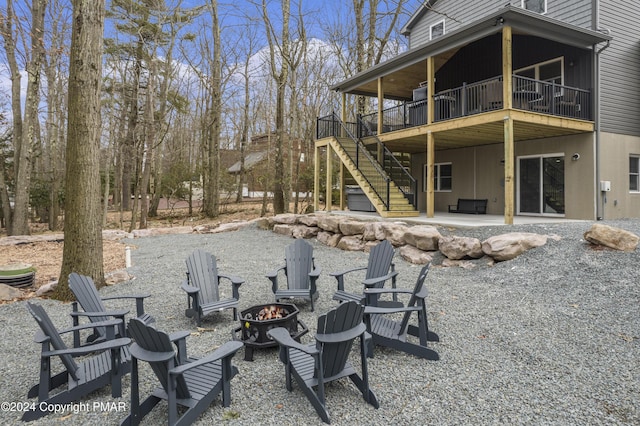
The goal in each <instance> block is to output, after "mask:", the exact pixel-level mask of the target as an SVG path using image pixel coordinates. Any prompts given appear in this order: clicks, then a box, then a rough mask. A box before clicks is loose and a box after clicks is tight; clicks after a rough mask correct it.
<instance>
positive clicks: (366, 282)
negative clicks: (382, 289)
mask: <svg viewBox="0 0 640 426" xmlns="http://www.w3.org/2000/svg"><path fill="white" fill-rule="evenodd" d="M397 275H398V271H392V272H389V273H388V274H387V275H384V276H382V277H375V278H369V279H366V280H363V281H362V284H363V285H364V286H365V287H373V286H375V285H376V284H378V283H383V282H385V281H387V280H389V279H391V278H394V277H396V276H397Z"/></svg>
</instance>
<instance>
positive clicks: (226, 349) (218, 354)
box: [169, 340, 244, 375]
mask: <svg viewBox="0 0 640 426" xmlns="http://www.w3.org/2000/svg"><path fill="white" fill-rule="evenodd" d="M243 346H244V344H243V343H242V342H238V341H236V340H232V341H230V342H226V343H225V344H224V345H222V346H221V347H219V348H218V349H216V350H215V351H214V352H213V353H211V354H209V355H207V356H205V357H202V358H200V359H199V360H197V361H193V362H190V363H188V364H184V365H180V366H178V367H175V368H173V369H171V370H169V374H174V375H180V374H183V373H184V372H185V371H188V370H190V369H192V368H196V367H200V366H201V365H205V364H209V363H212V362H215V361H218V360H220V359H224V358H227V357H231V356H233V355H235V353H236V352H238V350H240V348H241V347H243Z"/></svg>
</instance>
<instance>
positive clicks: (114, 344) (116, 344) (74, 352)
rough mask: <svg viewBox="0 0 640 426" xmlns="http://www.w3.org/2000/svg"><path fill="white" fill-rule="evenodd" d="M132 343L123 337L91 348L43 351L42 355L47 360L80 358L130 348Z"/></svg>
mask: <svg viewBox="0 0 640 426" xmlns="http://www.w3.org/2000/svg"><path fill="white" fill-rule="evenodd" d="M130 343H131V339H129V338H128V337H121V338H119V339H115V340H107V341H105V342H102V343H97V344H95V345H91V346H82V347H79V348H66V349H60V350H54V351H43V352H42V353H41V354H40V355H41V356H42V357H45V358H51V357H53V356H58V355H71V356H79V355H87V354H90V353H92V352H103V351H106V350H109V349H115V348H120V347H122V346H128V345H129V344H130Z"/></svg>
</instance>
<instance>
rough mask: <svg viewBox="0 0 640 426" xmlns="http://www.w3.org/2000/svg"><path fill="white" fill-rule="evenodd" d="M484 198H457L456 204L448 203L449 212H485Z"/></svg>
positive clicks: (485, 203) (485, 201) (485, 200)
mask: <svg viewBox="0 0 640 426" xmlns="http://www.w3.org/2000/svg"><path fill="white" fill-rule="evenodd" d="M487 202H488V200H487V199H486V198H485V199H480V200H476V199H471V198H458V204H450V205H449V213H467V214H487Z"/></svg>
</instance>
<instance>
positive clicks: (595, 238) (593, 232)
mask: <svg viewBox="0 0 640 426" xmlns="http://www.w3.org/2000/svg"><path fill="white" fill-rule="evenodd" d="M584 239H585V240H587V241H589V242H590V243H591V244H597V245H602V246H605V247H609V248H612V249H614V250H620V251H627V252H631V251H634V250H635V249H636V247H638V240H639V238H638V236H637V235H636V234H634V233H632V232H629V231H625V230H624V229H620V228H614V227H612V226H609V225H602V224H599V223H596V224H594V225H592V226H591V229H589V230H588V231H587V232H585V233H584Z"/></svg>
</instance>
